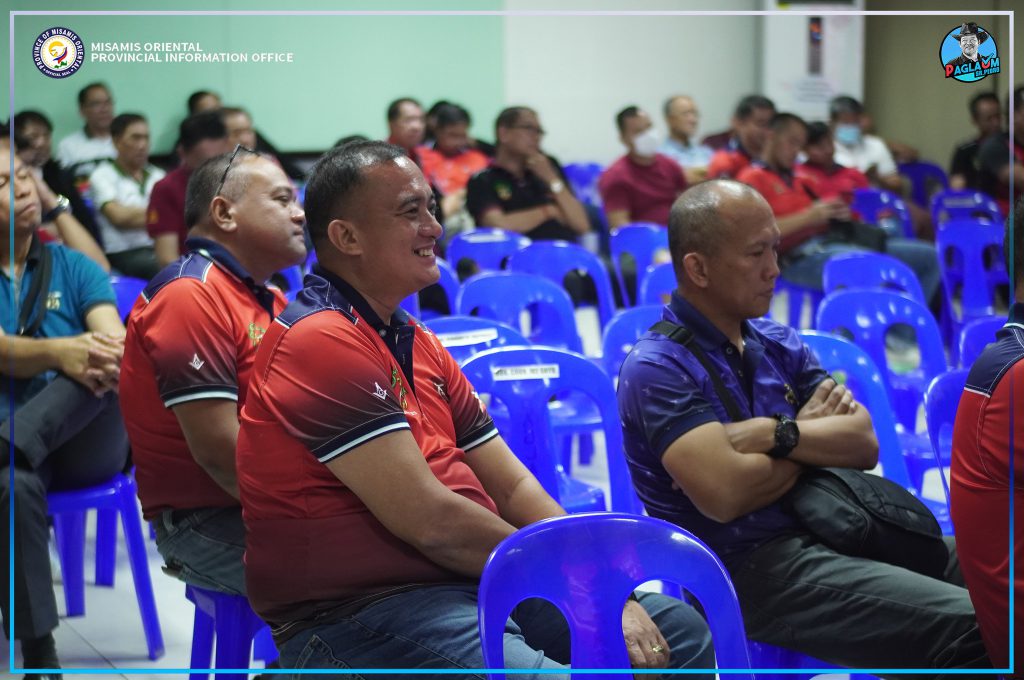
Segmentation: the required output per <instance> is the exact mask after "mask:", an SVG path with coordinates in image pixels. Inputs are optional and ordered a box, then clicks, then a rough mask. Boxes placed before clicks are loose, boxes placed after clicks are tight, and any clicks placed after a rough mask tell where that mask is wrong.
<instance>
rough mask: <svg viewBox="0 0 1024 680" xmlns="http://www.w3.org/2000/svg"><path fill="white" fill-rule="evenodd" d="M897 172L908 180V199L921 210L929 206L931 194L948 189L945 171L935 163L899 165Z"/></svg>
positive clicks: (916, 162) (917, 162) (924, 162)
mask: <svg viewBox="0 0 1024 680" xmlns="http://www.w3.org/2000/svg"><path fill="white" fill-rule="evenodd" d="M899 172H900V174H901V175H904V176H905V177H906V178H907V179H909V180H910V198H911V199H912V200H913V201H914V203H917V204H918V205H919V206H921V207H922V208H927V207H928V206H929V205H931V203H930V202H929V197H930V196H931V195H932V194H933V193H935V192H936V191H942V190H945V189H948V188H949V179H948V178H947V177H946V171H945V170H943V169H942V168H941V167H939V166H938V165H936V164H935V163H928V162H927V161H915V162H913V163H900V164H899Z"/></svg>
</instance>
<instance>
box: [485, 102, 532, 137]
mask: <svg viewBox="0 0 1024 680" xmlns="http://www.w3.org/2000/svg"><path fill="white" fill-rule="evenodd" d="M524 113H534V114H535V113H536V111H534V110H533V109H531V108H530V107H529V106H509V107H507V108H504V109H502V110H501V112H500V113H499V114H498V117H497V118H495V119H494V138H495V139H497V138H498V130H500V129H502V128H510V127H515V125H516V123H518V122H519V117H520V116H522V115H523V114H524Z"/></svg>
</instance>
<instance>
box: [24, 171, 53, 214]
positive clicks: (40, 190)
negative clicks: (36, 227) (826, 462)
mask: <svg viewBox="0 0 1024 680" xmlns="http://www.w3.org/2000/svg"><path fill="white" fill-rule="evenodd" d="M28 175H29V177H31V178H32V182H33V183H34V184H35V185H36V194H38V196H39V203H40V208H41V209H42V211H43V213H42V214H44V215H45V214H46V213H48V212H50V211H51V210H53V209H54V208H55V207H57V195H56V194H55V193H53V189H51V188H50V185H49V184H47V183H46V182H44V181H43V180H42V179H40V178H39V177H36V174H35V173H34V172H30V173H28Z"/></svg>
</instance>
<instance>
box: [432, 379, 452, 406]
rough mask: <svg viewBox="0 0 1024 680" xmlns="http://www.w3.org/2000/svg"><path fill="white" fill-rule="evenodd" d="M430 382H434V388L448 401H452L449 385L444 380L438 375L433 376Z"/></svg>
mask: <svg viewBox="0 0 1024 680" xmlns="http://www.w3.org/2000/svg"><path fill="white" fill-rule="evenodd" d="M430 382H432V383H434V389H435V390H437V393H438V394H439V395H440V396H441V398H442V399H444V400H445V401H446V402H447V403H451V398H450V397H449V396H448V387H447V386H446V385H445V383H444V380H442V379H441V378H438V377H433V376H431V378H430Z"/></svg>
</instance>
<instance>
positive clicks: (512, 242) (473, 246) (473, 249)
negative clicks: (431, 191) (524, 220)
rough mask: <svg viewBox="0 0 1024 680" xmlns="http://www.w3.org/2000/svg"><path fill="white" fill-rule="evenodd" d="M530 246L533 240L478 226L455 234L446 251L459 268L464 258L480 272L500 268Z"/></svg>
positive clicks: (453, 264) (450, 260)
mask: <svg viewBox="0 0 1024 680" xmlns="http://www.w3.org/2000/svg"><path fill="white" fill-rule="evenodd" d="M528 245H530V239H528V238H526V237H525V236H523V235H522V234H516V233H514V232H511V231H505V230H504V229H495V228H493V227H477V228H476V229H474V230H473V231H464V232H462V233H461V234H456V235H455V236H453V237H452V240H451V242H450V243H449V244H448V249H447V251H446V253H445V255H446V258H447V260H448V263H449V264H450V265H451V266H452V267H453V268H454V269H455V270H456V271H458V270H459V263H460V262H461V261H462V260H463V259H467V260H470V261H472V262H473V263H474V264H475V265H476V268H477V271H481V272H484V271H498V270H500V269H502V268H503V267H504V264H505V260H506V259H507V258H508V257H509V256H510V255H512V253H514V252H516V251H517V250H520V249H521V248H525V247H526V246H528Z"/></svg>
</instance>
